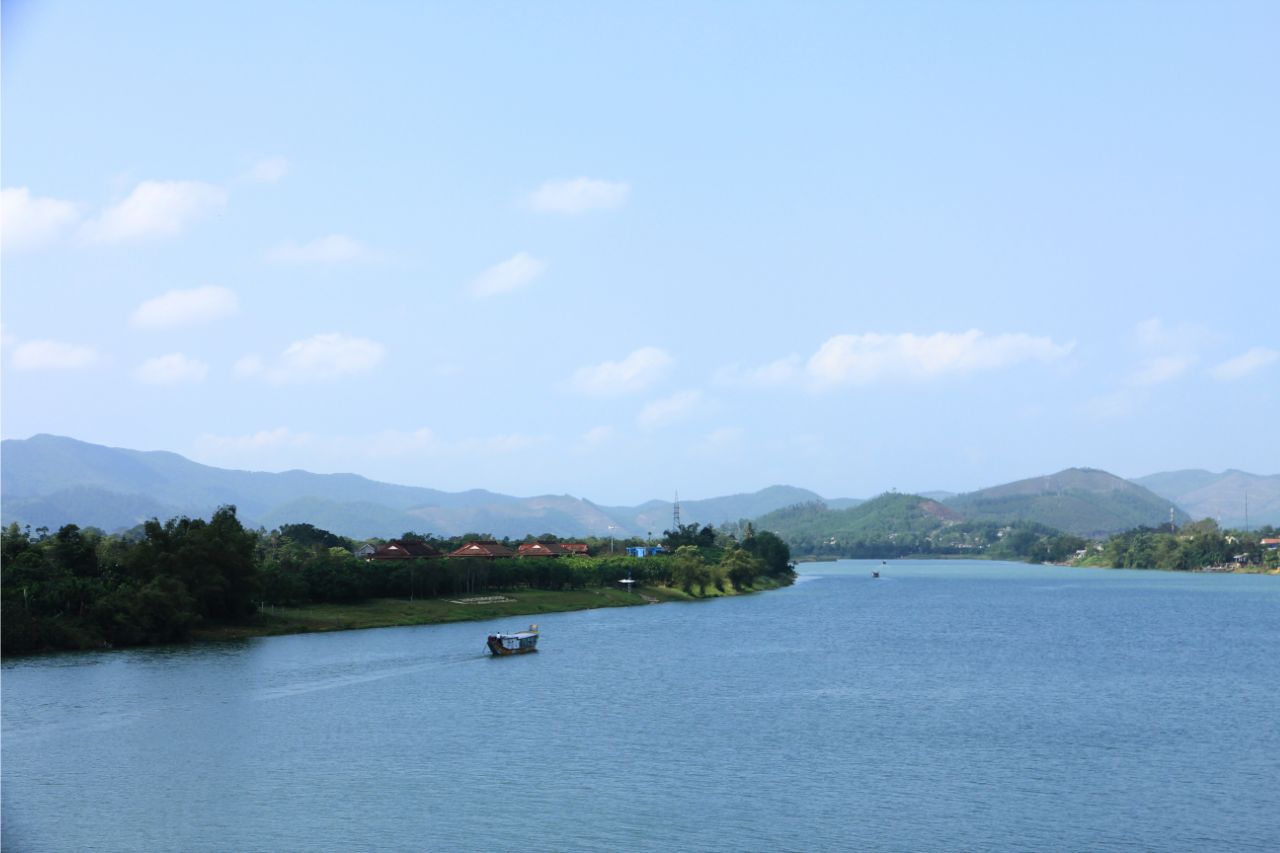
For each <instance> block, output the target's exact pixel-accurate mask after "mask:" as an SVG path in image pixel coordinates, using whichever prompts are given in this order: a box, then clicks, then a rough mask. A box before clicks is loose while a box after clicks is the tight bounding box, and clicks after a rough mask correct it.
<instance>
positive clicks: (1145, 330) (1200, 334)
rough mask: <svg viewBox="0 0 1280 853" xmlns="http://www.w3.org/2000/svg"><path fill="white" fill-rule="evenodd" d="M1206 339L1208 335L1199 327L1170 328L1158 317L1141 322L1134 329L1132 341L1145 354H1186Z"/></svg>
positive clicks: (1181, 326) (1185, 324)
mask: <svg viewBox="0 0 1280 853" xmlns="http://www.w3.org/2000/svg"><path fill="white" fill-rule="evenodd" d="M1208 338H1209V333H1208V332H1207V331H1206V330H1205V329H1203V328H1202V327H1200V326H1196V325H1193V324H1190V323H1181V324H1179V325H1176V326H1170V325H1169V324H1168V323H1166V322H1165V321H1164V320H1162V319H1161V318H1159V317H1151V318H1150V319H1147V320H1143V321H1142V322H1141V323H1139V324H1138V325H1137V326H1136V327H1135V328H1134V340H1135V341H1136V342H1137V344H1138V346H1139V348H1141V349H1142V350H1144V351H1146V352H1164V353H1167V352H1187V351H1189V350H1191V349H1194V348H1195V347H1196V346H1197V345H1199V344H1201V343H1203V342H1205V341H1206V340H1207V339H1208Z"/></svg>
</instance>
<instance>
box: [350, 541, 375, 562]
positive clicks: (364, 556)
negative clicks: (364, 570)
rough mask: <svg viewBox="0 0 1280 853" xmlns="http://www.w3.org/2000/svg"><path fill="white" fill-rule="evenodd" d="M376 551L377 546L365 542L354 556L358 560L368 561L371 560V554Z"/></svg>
mask: <svg viewBox="0 0 1280 853" xmlns="http://www.w3.org/2000/svg"><path fill="white" fill-rule="evenodd" d="M377 550H378V546H377V545H374V544H372V543H370V542H366V543H364V544H363V545H361V546H360V547H359V548H357V549H356V551H355V554H356V557H357V558H358V559H361V560H369V559H372V558H373V554H374V552H375V551H377Z"/></svg>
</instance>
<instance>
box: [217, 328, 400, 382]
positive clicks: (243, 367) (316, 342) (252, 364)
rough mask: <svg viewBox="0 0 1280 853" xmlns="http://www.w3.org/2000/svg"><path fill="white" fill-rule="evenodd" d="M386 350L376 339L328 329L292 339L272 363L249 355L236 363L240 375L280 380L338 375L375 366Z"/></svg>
mask: <svg viewBox="0 0 1280 853" xmlns="http://www.w3.org/2000/svg"><path fill="white" fill-rule="evenodd" d="M385 354H386V349H385V348H384V347H383V346H382V344H380V343H378V342H377V341H371V340H368V339H367V338H357V337H352V336H351V335H343V334H339V333H337V332H329V333H326V334H322V335H314V336H312V337H310V338H307V339H306V340H302V341H295V342H293V343H292V344H290V345H289V346H288V348H286V349H285V351H284V352H282V353H281V354H280V356H279V358H277V359H276V360H275V361H274V362H271V363H267V362H264V361H263V360H262V359H261V358H259V357H258V356H256V355H247V356H245V357H244V358H241V359H240V360H239V361H237V362H236V363H235V367H234V371H235V373H236V375H237V376H244V377H249V376H261V377H263V378H264V379H266V380H267V381H269V382H274V383H278V384H279V383H285V382H305V381H314V380H326V379H339V378H341V377H343V376H351V375H354V374H357V373H365V372H367V371H369V370H372V369H373V368H375V367H377V366H378V364H379V363H381V361H382V358H383V356H384V355H385Z"/></svg>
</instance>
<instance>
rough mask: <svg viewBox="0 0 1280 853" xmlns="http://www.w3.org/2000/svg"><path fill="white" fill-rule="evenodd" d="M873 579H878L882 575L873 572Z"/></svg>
mask: <svg viewBox="0 0 1280 853" xmlns="http://www.w3.org/2000/svg"><path fill="white" fill-rule="evenodd" d="M871 577H873V578H878V577H880V573H879V572H872V573H871Z"/></svg>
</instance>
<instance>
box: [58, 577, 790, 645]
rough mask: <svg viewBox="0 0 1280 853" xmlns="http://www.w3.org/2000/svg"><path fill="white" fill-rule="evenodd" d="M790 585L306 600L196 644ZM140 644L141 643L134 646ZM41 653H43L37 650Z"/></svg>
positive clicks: (209, 633)
mask: <svg viewBox="0 0 1280 853" xmlns="http://www.w3.org/2000/svg"><path fill="white" fill-rule="evenodd" d="M783 586H785V584H781V583H777V582H775V581H772V580H771V579H767V578H759V579H757V582H756V586H754V587H751V588H750V589H744V590H742V591H740V592H739V591H735V590H733V588H732V587H728V586H726V588H725V590H724V591H723V592H721V591H720V590H717V589H715V588H714V587H708V588H707V592H706V594H705V595H696V594H694V595H690V594H687V593H685V592H684V591H682V590H680V589H674V588H671V587H661V586H659V587H640V588H638V589H635V590H633V591H632V590H622V589H614V588H611V587H606V588H601V589H578V590H568V591H561V592H554V591H549V590H539V589H520V590H509V591H504V592H501V593H497V592H494V593H489V594H486V595H483V596H466V597H463V598H460V599H448V598H420V599H416V600H413V601H410V600H406V599H402V598H374V599H368V600H366V601H361V602H353V603H351V604H307V605H303V606H300V607H274V608H267V609H265V610H263V611H262V612H260V613H259V614H258V615H257V616H256V617H255V618H254V619H253V620H252V621H250V622H237V623H225V624H217V625H206V626H201V627H197V628H195V629H193V630H192V632H191V639H190V641H191V642H211V641H212V642H218V641H226V640H247V639H251V638H254V637H279V636H286V635H289V634H315V633H325V632H329V631H360V630H365V629H367V628H404V627H412V626H416V625H444V624H448V623H451V622H481V621H485V620H489V619H506V618H513V619H514V618H517V617H522V618H523V617H529V616H540V615H543V614H546V613H572V612H574V611H578V610H598V609H600V608H605V607H639V606H643V605H649V604H665V603H668V602H678V601H685V602H694V601H708V600H711V599H713V598H728V597H730V596H736V595H752V594H755V593H758V592H766V591H768V590H771V589H780V588H781V587H783ZM131 648H141V647H131ZM37 654H38V653H37Z"/></svg>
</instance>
